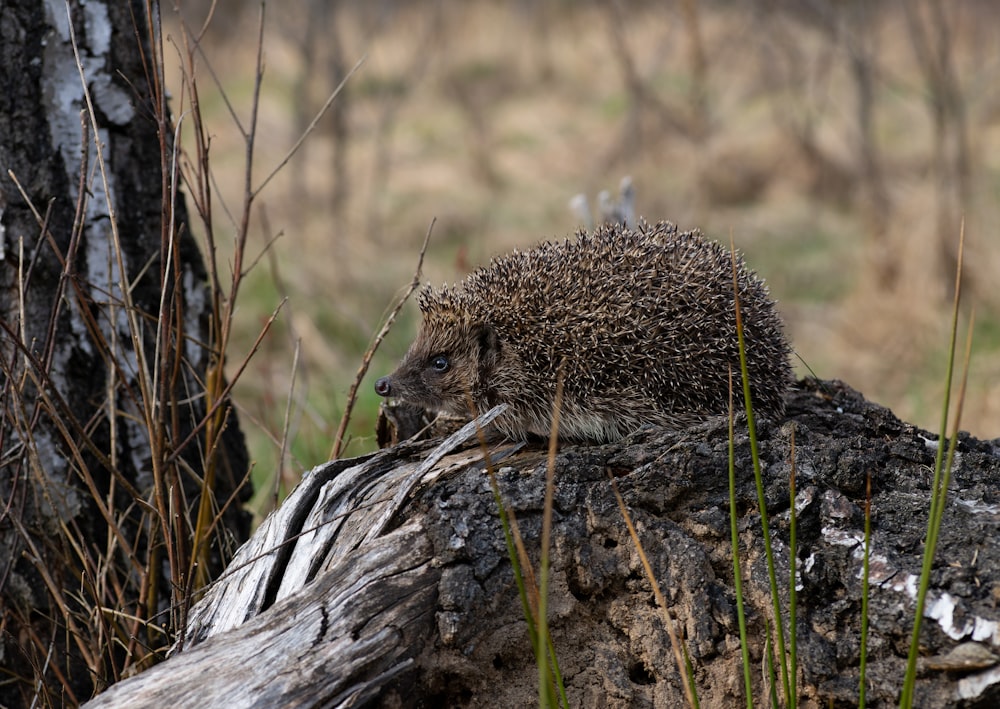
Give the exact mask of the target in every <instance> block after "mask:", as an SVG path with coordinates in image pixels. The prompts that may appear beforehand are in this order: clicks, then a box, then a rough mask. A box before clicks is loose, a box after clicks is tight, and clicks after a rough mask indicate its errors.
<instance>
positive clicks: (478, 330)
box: [472, 323, 500, 364]
mask: <svg viewBox="0 0 1000 709" xmlns="http://www.w3.org/2000/svg"><path fill="white" fill-rule="evenodd" d="M472 337H473V340H474V342H475V343H476V345H477V347H478V348H479V361H480V362H482V363H490V364H492V363H494V362H496V361H497V360H499V359H500V338H499V337H498V336H497V331H496V330H495V329H493V326H492V325H489V324H488V323H481V324H478V325H473V327H472Z"/></svg>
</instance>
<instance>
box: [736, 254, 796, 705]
mask: <svg viewBox="0 0 1000 709" xmlns="http://www.w3.org/2000/svg"><path fill="white" fill-rule="evenodd" d="M730 255H731V259H732V265H733V303H734V306H735V309H736V335H737V338H738V340H739V349H740V374H741V377H742V379H743V404H744V407H745V408H746V413H747V431H748V433H749V435H750V458H751V459H752V461H753V477H754V483H755V484H756V487H757V506H758V508H759V511H760V527H761V534H762V535H763V537H764V556H765V557H766V559H767V577H768V582H769V583H770V587H771V607H772V611H773V613H774V628H775V639H776V640H777V644H778V647H777V651H778V666H779V667H780V668H781V684H782V687H783V688H784V691H785V698H786V701H787V704H788V706H789V707H790V708H791V709H794V707H795V705H796V701H795V697H794V696H793V695H792V689H791V685H790V684H789V680H788V658H787V656H786V655H785V630H784V626H783V624H782V618H781V600H780V597H779V596H778V577H777V574H776V573H775V570H774V550H773V549H772V547H771V530H770V525H769V524H768V521H767V501H766V499H765V498H764V479H763V475H762V474H761V469H760V451H759V449H758V447H757V426H756V423H755V421H754V415H753V400H752V398H751V396H750V373H749V370H748V369H747V353H746V342H745V341H744V337H743V317H742V315H741V313H740V288H739V280H738V278H737V272H736V246H735V244H733V243H732V241H730Z"/></svg>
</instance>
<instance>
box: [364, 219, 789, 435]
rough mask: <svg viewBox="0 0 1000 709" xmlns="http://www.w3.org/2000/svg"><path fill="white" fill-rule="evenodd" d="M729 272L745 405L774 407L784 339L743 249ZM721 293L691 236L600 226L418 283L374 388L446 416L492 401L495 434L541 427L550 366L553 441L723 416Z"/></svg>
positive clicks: (727, 350) (722, 266) (720, 271)
mask: <svg viewBox="0 0 1000 709" xmlns="http://www.w3.org/2000/svg"><path fill="white" fill-rule="evenodd" d="M737 273H738V282H739V291H740V305H741V313H742V317H743V326H744V337H745V339H746V350H747V358H748V368H749V372H750V380H751V395H752V397H753V403H754V409H755V411H757V412H758V413H764V414H769V415H780V414H781V413H782V412H783V410H784V394H785V392H786V390H787V388H788V385H789V383H790V382H791V368H790V366H789V363H788V355H789V346H788V343H787V341H786V340H785V337H784V334H783V332H782V325H781V320H780V318H779V316H778V314H777V311H776V309H775V307H774V303H773V301H772V300H771V299H770V297H769V295H768V292H767V288H766V286H765V285H764V283H763V282H762V281H761V280H760V279H759V278H758V277H757V276H756V275H755V274H754V273H752V272H750V271H748V270H747V268H746V266H745V265H744V263H743V261H742V259H741V258H737ZM732 289H733V286H732V264H731V260H730V254H729V251H727V250H726V249H724V248H723V247H721V246H720V245H718V244H716V243H715V242H712V241H708V240H706V239H704V238H702V236H701V234H700V233H699V232H697V231H691V232H679V231H678V230H677V227H675V226H674V225H673V224H670V223H668V222H661V223H659V224H657V225H656V226H649V225H648V224H645V223H642V222H640V224H639V225H638V226H637V227H636V228H635V229H634V230H632V229H627V228H625V227H621V226H617V225H605V226H602V227H600V228H598V229H597V230H596V231H595V232H594V233H593V234H589V235H588V234H584V233H581V234H579V235H578V237H577V238H576V239H575V240H568V241H564V242H546V243H543V244H541V245H539V246H537V247H536V248H534V249H531V250H528V251H514V252H513V253H511V254H509V255H507V256H502V257H499V258H496V259H494V260H493V261H492V262H491V263H490V265H489V266H487V267H486V268H483V269H480V270H479V271H476V272H475V273H473V274H471V275H470V276H469V277H468V278H467V279H466V280H465V281H463V282H462V283H460V284H458V285H457V286H454V287H450V288H449V287H445V288H441V289H440V290H435V289H432V288H427V289H425V290H423V291H422V292H421V294H420V297H419V304H420V310H421V312H422V313H423V317H424V320H423V324H422V326H421V329H420V333H419V334H418V335H417V339H416V340H415V341H414V343H413V345H412V346H411V347H410V349H409V351H408V352H407V354H406V356H405V357H404V358H403V361H402V362H401V363H400V365H399V367H398V369H397V370H396V371H395V372H394V373H393V374H391V375H389V376H388V377H383V378H382V379H380V380H379V381H378V383H377V384H376V390H377V391H378V393H379V394H382V395H383V396H392V397H394V398H398V399H402V400H405V401H410V402H413V403H417V404H420V405H422V406H425V407H427V408H429V409H435V410H440V411H447V412H450V413H454V414H465V415H468V414H469V413H470V403H471V406H472V407H473V408H474V411H475V412H476V413H482V412H484V411H487V410H489V409H490V408H491V407H493V406H495V405H496V404H499V403H501V402H503V403H506V404H508V406H509V408H508V410H507V412H506V413H505V414H504V415H503V416H502V417H501V418H499V419H498V420H497V423H496V426H497V427H498V428H499V429H500V430H501V431H502V432H503V433H504V434H505V435H507V436H508V437H511V438H523V437H524V436H525V435H526V434H528V433H535V434H539V435H543V436H546V435H548V434H549V432H550V429H551V421H552V411H553V408H554V406H555V389H556V380H557V376H558V373H559V370H560V367H561V369H562V377H563V381H564V395H563V400H562V412H561V424H560V431H559V433H560V437H561V438H567V439H578V440H592V441H607V440H615V439H618V438H620V437H622V436H624V435H626V434H627V433H629V432H631V431H633V430H635V429H637V428H639V427H640V426H642V425H644V424H658V425H663V426H669V427H672V428H678V427H683V426H686V425H690V424H691V423H694V422H697V421H700V420H702V419H704V418H706V417H707V416H711V415H714V414H724V413H725V412H726V411H727V409H728V397H729V368H730V366H731V367H732V368H733V372H734V376H735V377H736V386H737V389H738V391H737V401H738V402H739V403H741V402H742V397H741V396H739V394H740V391H741V390H740V389H739V354H738V344H737V335H736V323H735V316H734V314H733V293H732ZM441 358H444V359H443V360H442V359H441ZM435 365H436V366H435Z"/></svg>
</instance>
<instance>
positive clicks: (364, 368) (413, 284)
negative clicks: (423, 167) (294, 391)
mask: <svg viewBox="0 0 1000 709" xmlns="http://www.w3.org/2000/svg"><path fill="white" fill-rule="evenodd" d="M436 222H437V218H436V217H435V218H434V219H431V223H430V225H429V226H428V227H427V234H426V235H425V236H424V243H423V245H422V246H421V247H420V255H419V257H418V258H417V268H416V270H415V271H414V272H413V280H412V281H410V286H409V287H408V288H407V289H406V292H405V293H404V294H403V296H402V297H401V298H400V299H399V302H398V303H396V306H395V307H394V308H393V309H392V312H390V313H389V317H388V318H386V321H385V324H384V325H382V329H381V330H379V332H378V334H377V335H376V336H375V339H374V340H373V341H372V344H371V345H370V346H369V347H368V349H367V350H366V351H365V354H364V356H363V357H362V358H361V366H360V367H358V373H357V374H356V375H355V376H354V382H353V383H352V384H351V388H350V390H349V391H348V392H347V403H346V404H345V406H344V415H343V416H342V417H341V418H340V426H338V428H337V436H336V438H334V441H333V448H332V449H331V450H330V458H331V459H334V458H337V457H338V456H339V455H340V451H341V449H342V448H343V441H344V434H345V433H346V432H347V424H348V423H349V422H350V420H351V411H352V410H353V409H354V401H355V399H357V395H358V387H359V386H360V385H361V380H362V379H364V376H365V374H367V372H368V366H369V365H370V364H371V361H372V357H373V356H374V355H375V350H377V349H378V346H379V345H380V344H382V340H384V339H385V336H386V335H388V334H389V329H390V328H391V327H392V324H393V323H394V322H396V316H397V315H399V311H400V310H402V309H403V305H404V304H405V303H406V301H407V300H409V298H410V296H411V295H413V291H415V290H416V289H417V288H419V287H420V279H421V277H422V276H423V268H424V255H425V254H426V253H427V244H428V243H430V240H431V232H432V231H434V224H435V223H436Z"/></svg>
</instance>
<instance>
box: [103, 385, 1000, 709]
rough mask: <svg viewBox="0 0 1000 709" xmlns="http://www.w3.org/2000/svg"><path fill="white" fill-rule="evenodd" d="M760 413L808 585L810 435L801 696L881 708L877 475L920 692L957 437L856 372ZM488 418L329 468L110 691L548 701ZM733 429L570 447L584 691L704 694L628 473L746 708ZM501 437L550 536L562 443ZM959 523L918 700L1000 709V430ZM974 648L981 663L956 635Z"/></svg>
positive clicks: (504, 475) (974, 470) (963, 502)
mask: <svg viewBox="0 0 1000 709" xmlns="http://www.w3.org/2000/svg"><path fill="white" fill-rule="evenodd" d="M759 424H760V425H759V428H760V444H761V454H762V458H763V462H764V466H765V467H764V478H765V485H766V499H767V505H768V513H769V516H770V519H771V532H772V537H773V543H774V544H775V549H776V554H777V558H778V564H779V570H778V573H779V578H783V579H785V580H784V581H782V582H781V583H780V585H781V586H782V587H783V591H782V593H783V594H785V595H787V585H788V584H787V578H788V546H787V544H788V532H789V524H788V518H789V515H788V512H789V505H790V502H789V494H788V481H789V475H790V471H791V466H790V437H791V435H792V431H793V429H794V432H795V440H796V448H795V451H796V452H795V466H796V479H797V489H798V495H797V498H796V508H797V510H798V525H797V537H798V545H799V553H798V559H799V563H798V566H799V577H798V583H799V592H798V613H799V615H798V627H797V640H798V655H799V675H798V688H799V693H800V705H801V706H805V707H820V706H822V707H826V706H831V705H832V706H838V707H839V706H845V707H846V706H856V705H857V693H858V658H859V652H860V639H861V633H860V627H859V622H860V608H861V579H860V576H861V573H860V572H861V556H862V555H861V539H862V530H863V518H864V515H863V510H864V502H865V487H866V480H867V477H868V475H869V474H870V475H871V484H872V516H873V521H872V534H873V537H872V539H873V542H872V557H871V570H870V579H871V584H872V585H871V591H870V636H869V666H868V684H869V686H868V706H870V707H883V706H890V705H895V702H896V701H897V697H898V692H899V689H900V685H901V682H902V677H903V671H904V668H905V663H906V653H907V647H908V644H909V637H910V633H911V631H912V627H913V613H914V590H915V586H916V578H917V577H918V576H919V573H920V565H921V556H922V553H923V538H924V535H925V533H926V525H927V514H928V512H927V510H928V491H929V488H930V485H931V480H932V475H933V470H932V467H933V462H934V455H935V451H936V446H937V445H938V441H937V440H936V436H934V435H932V434H930V433H927V432H925V431H921V430H919V429H917V428H916V427H914V426H912V425H909V424H906V423H903V422H901V421H899V420H898V419H897V418H896V417H895V416H893V414H892V412H890V411H889V410H887V409H885V408H882V407H879V406H877V405H874V404H871V403H869V402H867V401H865V400H864V399H863V398H862V397H861V396H860V395H859V394H858V393H857V392H854V391H853V390H851V389H850V388H849V387H847V386H845V385H843V384H841V383H838V382H816V381H804V382H802V383H800V386H799V389H798V390H797V391H796V392H794V393H793V394H792V395H791V397H790V401H789V408H788V412H787V417H786V420H784V421H780V422H768V421H762V422H759ZM474 439H475V434H474V430H473V429H472V428H470V427H466V429H464V430H463V431H462V432H459V434H456V435H455V436H453V437H452V438H451V439H449V441H448V442H446V443H441V441H440V440H438V441H434V442H431V443H425V444H418V443H405V444H402V445H399V446H395V447H393V448H389V449H385V450H383V451H381V452H379V453H377V454H374V455H371V456H368V457H365V458H361V459H355V460H350V461H336V462H332V463H328V464H326V465H324V466H320V467H319V468H317V469H315V470H313V471H312V472H311V473H310V474H309V475H308V476H307V477H306V478H305V479H304V480H303V481H302V483H301V484H300V486H299V487H298V488H297V489H296V490H295V491H294V493H293V494H292V496H291V497H289V499H288V500H287V501H286V502H285V504H284V505H283V506H282V507H281V508H280V509H279V510H278V511H276V512H275V513H274V514H273V515H272V516H271V517H270V518H269V519H268V520H267V521H266V522H265V524H264V525H263V526H262V527H261V528H260V529H259V530H258V532H257V534H256V535H255V536H254V537H253V539H251V541H250V542H248V543H247V545H245V546H244V548H243V549H242V550H241V551H240V553H239V554H238V556H237V557H236V559H235V560H234V561H233V563H232V564H231V566H230V568H229V569H228V570H227V572H226V574H225V575H224V576H223V577H222V578H221V579H219V581H218V582H216V584H215V585H214V586H212V587H211V588H210V589H209V592H208V594H207V595H206V597H205V598H204V599H203V600H202V601H201V602H200V603H199V604H198V605H197V606H196V607H195V608H194V609H193V610H192V613H191V622H190V624H189V626H188V630H187V634H186V636H185V638H184V639H183V641H182V643H183V645H180V644H179V646H178V647H177V648H176V651H175V652H174V654H173V656H172V657H171V658H169V659H168V660H167V661H166V662H163V663H162V664H160V665H158V666H156V667H153V668H152V669H150V670H148V671H147V672H145V673H142V674H140V675H138V676H136V677H134V678H132V679H129V680H126V681H123V682H121V683H119V684H117V685H115V686H113V687H111V688H110V689H109V690H108V691H106V692H105V693H104V694H102V695H100V696H98V697H97V698H95V699H94V700H93V701H92V702H91V703H90V704H89V705H88V706H92V707H117V706H122V707H124V706H139V705H141V706H164V705H167V704H170V705H174V706H193V705H197V706H227V707H232V706H296V707H319V706H323V707H336V706H415V707H419V706H426V707H430V706H453V707H454V706H457V707H461V706H481V705H489V706H530V705H532V704H534V703H535V702H536V697H537V689H536V682H537V671H536V669H535V665H534V659H533V655H532V652H531V648H530V643H529V640H528V634H527V631H526V624H525V621H524V618H523V615H522V611H521V603H520V601H519V599H518V594H517V589H516V587H515V585H514V581H513V576H512V571H511V568H510V564H509V563H508V559H507V553H506V547H505V542H504V539H503V535H502V532H501V528H500V524H499V521H498V517H497V509H496V505H495V503H494V500H493V497H492V493H491V490H490V486H489V482H488V478H487V475H486V473H485V472H484V457H483V452H482V451H481V450H480V448H479V446H478V445H477V444H475V443H474ZM736 444H737V445H736V455H737V477H738V479H737V500H738V502H737V504H738V508H739V510H738V511H739V517H740V540H741V546H742V549H741V554H742V557H743V558H742V561H743V569H744V575H745V583H744V590H745V592H746V596H747V604H748V613H749V619H748V622H749V625H750V634H751V645H752V647H751V662H752V663H753V665H754V666H753V668H752V674H753V677H754V682H755V687H754V691H755V697H756V699H757V700H758V701H759V702H761V703H762V702H763V701H764V699H763V697H765V694H764V691H765V687H763V684H762V680H761V676H762V672H761V664H762V662H763V651H764V640H763V638H764V635H765V633H764V623H765V620H766V619H767V618H768V617H769V616H770V593H769V590H768V582H767V573H766V569H765V566H764V555H763V545H762V543H761V531H760V524H759V517H758V514H757V504H756V493H755V491H754V488H753V473H752V468H751V464H750V454H749V444H748V441H747V437H746V435H745V433H744V434H738V435H737V441H736ZM435 446H436V448H435ZM727 448H728V442H727V424H726V422H725V421H724V420H718V421H710V422H707V423H705V424H702V425H699V426H695V427H693V428H691V429H688V430H685V431H678V432H670V431H664V430H646V431H642V432H640V433H637V434H636V435H634V436H632V437H630V438H628V439H626V440H625V441H622V442H621V443H618V444H614V445H604V446H563V447H562V449H561V451H560V453H559V455H558V457H557V462H556V481H557V489H556V497H555V521H554V527H553V549H552V572H553V579H552V590H551V600H550V625H551V632H552V635H553V639H554V642H555V647H556V650H557V653H558V656H559V662H560V665H561V669H562V673H563V676H564V678H565V681H566V688H567V692H568V695H569V700H570V703H571V705H572V706H593V707H597V706H600V707H637V706H638V707H643V706H650V707H676V706H683V702H684V698H683V693H682V690H681V685H680V679H679V677H678V674H677V669H676V665H675V663H674V660H673V657H672V656H671V653H670V645H669V641H668V639H667V635H666V632H665V629H664V627H663V624H662V621H661V616H660V614H659V612H658V610H657V608H656V607H655V603H654V601H653V595H652V592H651V589H650V586H649V583H648V581H647V580H646V578H645V576H644V574H643V572H642V569H641V565H640V562H639V559H638V556H637V553H636V550H635V548H634V545H633V543H632V541H631V539H630V537H629V535H628V532H627V530H626V527H625V524H624V522H623V521H622V518H621V515H620V512H619V510H618V507H617V504H616V502H615V499H614V496H613V493H612V491H611V485H610V482H609V476H613V477H614V478H615V479H616V482H617V484H618V486H619V488H620V489H621V491H622V494H623V495H624V497H625V500H626V503H627V505H628V507H629V509H630V512H631V514H632V516H633V519H634V521H635V523H636V526H637V529H638V532H639V535H640V539H641V541H642V544H643V546H644V548H645V551H646V553H647V555H648V556H649V558H650V562H651V564H652V566H653V569H654V572H655V574H656V577H657V579H658V581H659V584H660V586H661V588H662V589H663V592H664V594H665V595H666V597H667V600H668V603H669V604H670V607H671V613H672V614H673V616H674V617H675V618H676V619H678V621H677V622H678V626H679V628H680V630H681V632H682V634H683V635H684V637H685V638H686V642H687V647H688V652H689V653H690V656H691V661H692V663H693V666H694V668H695V678H696V683H697V687H698V692H699V695H700V698H701V704H702V706H706V707H731V706H739V705H742V703H743V698H742V692H743V684H742V674H741V673H742V670H741V659H740V650H739V641H738V630H737V622H736V605H735V596H734V593H733V588H732V568H733V567H732V560H731V554H730V548H729V517H728V487H727V472H726V471H727V465H728V463H727V460H728V458H727V456H728V454H727ZM490 456H491V457H492V459H493V461H494V464H495V465H496V468H497V471H498V480H499V484H500V488H501V491H502V494H503V497H504V500H505V503H506V504H507V505H508V507H509V508H510V509H511V510H513V512H514V513H515V515H516V517H517V523H518V526H519V528H520V531H521V533H522V535H523V536H524V538H525V543H526V544H527V546H528V548H529V550H531V551H532V553H535V552H536V551H537V546H538V542H537V540H538V538H539V531H540V524H541V511H542V500H543V491H544V478H545V469H546V463H545V451H544V447H543V446H539V445H532V444H528V445H514V444H510V443H500V444H493V445H492V446H491V447H490ZM944 519H945V521H944V523H943V526H942V532H941V540H940V542H939V546H938V553H937V557H936V560H935V564H934V573H933V576H932V583H931V589H932V590H931V596H930V598H931V602H930V603H928V606H927V612H926V615H927V618H926V619H925V622H924V625H923V630H922V635H921V641H922V652H923V653H924V655H925V656H926V657H925V659H923V660H922V664H921V667H922V669H921V675H920V677H919V679H918V683H917V693H916V700H915V706H934V707H987V706H996V705H997V703H998V702H1000V668H998V666H997V664H996V658H992V659H991V651H992V652H997V648H998V646H1000V610H998V609H997V602H998V600H1000V454H998V441H992V442H990V441H979V440H976V439H973V438H971V437H969V436H967V435H965V434H963V435H962V436H961V439H960V441H959V444H958V456H957V457H956V463H955V469H954V474H953V478H952V486H951V489H950V490H949V495H948V501H947V507H946V511H945V518H944ZM787 600H788V599H787V597H783V598H782V603H783V606H784V607H786V608H787ZM786 620H787V616H786ZM787 631H788V628H787V627H786V632H787ZM970 643H971V645H970ZM959 646H961V647H962V648H963V650H962V651H968V650H970V649H972V650H974V651H975V652H974V653H973V654H974V656H975V657H976V658H978V659H975V660H973V661H971V662H968V661H963V660H960V659H955V658H954V657H949V656H948V655H947V653H948V652H949V651H950V650H952V649H954V648H956V647H959Z"/></svg>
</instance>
